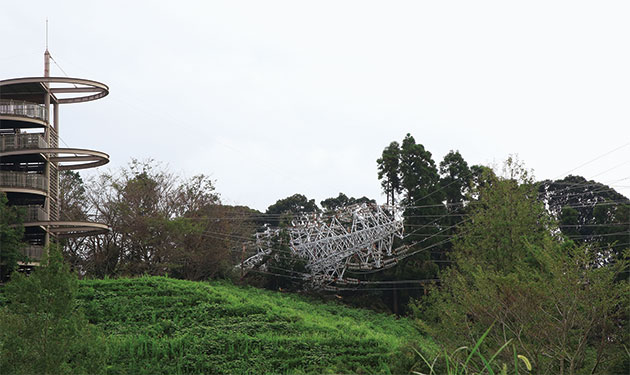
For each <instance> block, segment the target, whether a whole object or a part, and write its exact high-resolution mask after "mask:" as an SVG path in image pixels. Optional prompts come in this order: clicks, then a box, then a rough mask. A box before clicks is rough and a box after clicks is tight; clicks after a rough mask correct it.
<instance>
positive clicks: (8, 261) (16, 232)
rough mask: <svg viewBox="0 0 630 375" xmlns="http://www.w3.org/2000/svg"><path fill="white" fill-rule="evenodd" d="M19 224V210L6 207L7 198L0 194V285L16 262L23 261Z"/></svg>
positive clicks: (15, 265)
mask: <svg viewBox="0 0 630 375" xmlns="http://www.w3.org/2000/svg"><path fill="white" fill-rule="evenodd" d="M21 224H22V215H21V214H20V212H19V210H18V209H16V208H15V207H10V206H7V196H6V195H5V194H4V193H3V192H0V283H1V282H3V281H5V280H7V279H8V277H9V275H10V274H11V272H13V270H15V269H16V268H17V265H18V261H20V260H24V256H23V255H22V252H21V249H22V248H23V247H24V243H22V236H23V235H24V227H23V226H22V225H21Z"/></svg>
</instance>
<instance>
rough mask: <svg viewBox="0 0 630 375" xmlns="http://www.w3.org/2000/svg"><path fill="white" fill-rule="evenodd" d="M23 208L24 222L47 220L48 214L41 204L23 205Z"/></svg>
mask: <svg viewBox="0 0 630 375" xmlns="http://www.w3.org/2000/svg"><path fill="white" fill-rule="evenodd" d="M23 208H25V211H26V212H25V215H24V224H25V225H26V223H30V222H38V221H45V220H48V214H46V211H45V210H44V209H43V208H42V207H41V206H33V205H29V206H23Z"/></svg>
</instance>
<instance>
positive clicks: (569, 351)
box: [415, 160, 630, 374]
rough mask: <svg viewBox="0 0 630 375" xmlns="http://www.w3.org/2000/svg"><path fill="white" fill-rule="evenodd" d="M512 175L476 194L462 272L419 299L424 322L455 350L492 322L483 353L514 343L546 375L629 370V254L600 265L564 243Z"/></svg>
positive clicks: (522, 181) (520, 173)
mask: <svg viewBox="0 0 630 375" xmlns="http://www.w3.org/2000/svg"><path fill="white" fill-rule="evenodd" d="M507 171H508V172H509V173H508V175H507V176H506V177H504V178H497V177H492V178H491V179H490V182H491V183H490V184H488V185H486V186H485V187H483V188H481V189H480V190H479V191H478V194H479V202H478V204H476V205H475V206H473V207H472V213H471V216H470V220H468V221H467V222H466V223H463V224H462V225H461V227H460V229H459V232H458V233H459V234H458V236H457V237H456V239H455V240H454V248H453V253H452V256H451V259H452V260H453V262H454V265H453V267H450V268H449V269H447V270H445V271H443V272H442V273H441V275H440V279H441V284H440V285H439V286H435V287H434V288H433V289H432V291H431V294H430V297H429V298H428V299H422V300H418V301H417V302H416V304H415V307H416V308H417V310H416V316H417V317H418V319H419V320H421V321H422V323H423V327H424V328H425V330H426V332H428V333H430V334H431V335H432V336H433V337H435V338H436V340H437V341H438V342H440V344H441V345H443V346H444V347H445V348H446V349H447V350H454V349H455V348H457V347H459V346H461V344H462V343H465V342H471V341H473V342H474V341H475V340H476V338H478V337H481V336H482V334H483V333H484V331H485V330H486V328H487V327H488V326H492V325H493V323H494V325H493V328H492V329H491V330H490V331H489V332H487V336H485V340H484V341H483V346H482V349H483V351H486V352H491V351H492V349H493V348H494V349H496V348H499V347H501V346H502V345H505V344H506V343H507V342H508V341H511V342H513V343H514V345H515V346H516V350H518V352H519V353H523V354H524V355H525V356H526V357H527V358H529V359H530V360H531V362H532V365H533V368H534V369H535V371H536V372H538V373H549V374H578V373H589V374H591V373H603V374H608V373H614V374H615V373H624V372H627V369H628V367H627V366H628V362H627V360H628V357H627V354H626V352H625V350H624V346H623V344H624V343H627V342H628V338H629V336H628V314H629V313H630V300H629V299H628V296H629V295H630V289H629V288H628V282H627V280H621V281H619V280H618V276H619V275H620V274H621V273H622V272H623V271H624V269H626V267H627V264H628V263H627V256H628V254H626V256H625V258H624V257H619V258H616V259H614V261H610V262H608V263H607V264H604V265H602V264H601V263H600V262H598V258H599V255H598V253H597V252H594V251H592V250H590V249H589V247H588V245H585V244H582V245H580V244H576V243H575V242H573V241H571V240H567V239H566V238H564V237H562V236H558V235H557V233H558V232H557V230H556V229H555V227H554V222H553V220H552V219H551V218H550V217H549V216H548V214H547V212H546V211H545V210H544V207H543V206H542V204H541V203H540V202H539V201H538V200H537V196H536V185H535V184H534V183H533V180H532V179H531V178H530V177H529V176H528V174H527V173H526V171H525V170H524V169H523V168H522V167H520V166H519V165H518V164H511V160H510V161H508V164H507ZM502 357H503V358H502ZM474 359H476V361H474ZM498 359H499V360H502V362H503V363H508V362H509V361H510V359H511V356H510V354H509V353H507V352H504V353H502V355H500V356H499V357H498ZM475 362H476V363H475ZM470 366H473V367H476V368H483V366H484V364H483V363H482V362H481V360H480V358H473V360H472V361H471V362H470Z"/></svg>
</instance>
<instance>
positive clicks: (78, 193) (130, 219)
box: [60, 160, 253, 280]
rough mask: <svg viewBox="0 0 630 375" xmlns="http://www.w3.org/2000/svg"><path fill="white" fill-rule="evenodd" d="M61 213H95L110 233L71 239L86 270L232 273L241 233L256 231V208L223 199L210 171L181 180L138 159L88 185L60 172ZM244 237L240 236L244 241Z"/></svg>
mask: <svg viewBox="0 0 630 375" xmlns="http://www.w3.org/2000/svg"><path fill="white" fill-rule="evenodd" d="M60 183H61V185H62V186H64V187H65V190H66V193H64V194H62V197H61V198H62V199H61V203H62V207H61V212H62V213H63V215H64V219H66V220H72V219H74V220H84V219H85V218H86V217H88V216H90V215H93V216H95V219H96V220H97V221H100V222H105V223H108V224H109V225H110V226H111V228H112V230H111V232H110V233H108V234H105V235H101V236H97V237H83V238H77V239H72V240H67V241H64V245H65V246H64V250H65V254H64V255H65V257H66V259H67V260H68V261H70V262H71V265H72V267H73V268H74V269H76V270H78V271H79V272H80V273H81V274H82V275H86V276H95V277H103V276H117V275H143V274H150V275H164V274H169V275H173V276H176V277H180V278H185V279H190V280H201V279H208V278H212V277H217V276H222V275H225V274H226V273H229V272H230V269H231V266H232V264H233V263H234V262H235V260H236V257H237V254H235V253H233V252H232V251H231V250H232V249H233V241H234V238H239V237H240V238H243V237H245V236H249V235H251V231H252V229H250V227H249V226H248V224H247V223H246V221H245V220H241V221H234V220H222V219H223V218H225V217H228V216H246V215H248V214H250V212H252V211H253V210H250V209H247V208H238V207H229V206H223V205H221V204H220V201H219V197H218V195H217V194H216V193H215V192H214V186H213V183H212V181H211V180H210V179H209V178H208V177H206V176H203V175H199V176H194V177H192V178H189V179H180V178H178V177H177V176H174V175H173V174H171V173H169V172H168V171H167V170H165V169H164V168H162V167H161V166H160V165H159V164H156V163H154V162H152V161H144V162H139V161H135V160H134V161H132V162H131V163H130V164H129V166H128V167H127V168H122V169H121V170H119V171H118V172H116V173H104V174H101V175H99V176H97V177H96V178H94V179H92V180H91V181H90V182H89V183H87V184H85V183H84V182H83V181H82V180H81V178H80V176H78V174H76V173H72V172H65V173H63V174H61V178H60ZM240 238H239V242H240Z"/></svg>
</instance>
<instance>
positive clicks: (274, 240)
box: [239, 204, 406, 289]
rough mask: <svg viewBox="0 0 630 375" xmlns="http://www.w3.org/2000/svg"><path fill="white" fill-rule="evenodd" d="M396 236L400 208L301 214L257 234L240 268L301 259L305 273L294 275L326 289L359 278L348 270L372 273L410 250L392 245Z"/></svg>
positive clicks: (399, 231)
mask: <svg viewBox="0 0 630 375" xmlns="http://www.w3.org/2000/svg"><path fill="white" fill-rule="evenodd" d="M283 235H284V237H288V247H285V248H280V246H279V244H280V243H281V238H282V236H283ZM395 237H398V238H402V237H403V220H402V215H401V214H400V209H397V208H396V207H388V206H379V205H375V204H361V205H352V206H348V207H345V208H343V209H340V210H337V211H335V212H333V213H316V214H302V215H300V216H299V217H297V218H295V219H294V220H293V221H292V222H291V224H290V225H289V226H288V227H286V228H283V229H280V228H267V229H266V231H264V232H261V233H257V235H256V239H255V242H254V245H255V247H256V251H257V252H256V254H255V255H253V256H251V257H249V258H248V259H246V260H244V261H243V262H242V263H241V264H240V265H239V268H242V269H254V268H258V269H260V270H266V262H267V261H268V260H269V259H272V258H275V259H278V257H289V258H291V259H297V260H303V261H304V262H305V266H306V270H307V273H298V272H295V274H296V275H298V277H300V278H303V279H304V280H305V281H307V282H308V283H309V284H310V285H311V287H313V288H318V289H326V288H327V287H329V286H331V285H333V284H345V283H353V282H355V280H357V279H353V278H348V277H346V276H345V273H346V271H353V272H370V271H373V270H378V269H384V268H388V267H391V266H393V265H395V264H396V262H397V257H398V256H399V255H400V254H401V253H402V252H404V251H406V247H401V248H399V249H396V250H394V249H393V244H394V238H395ZM287 248H288V250H287ZM270 271H273V270H270Z"/></svg>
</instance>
